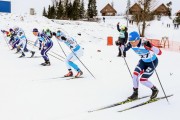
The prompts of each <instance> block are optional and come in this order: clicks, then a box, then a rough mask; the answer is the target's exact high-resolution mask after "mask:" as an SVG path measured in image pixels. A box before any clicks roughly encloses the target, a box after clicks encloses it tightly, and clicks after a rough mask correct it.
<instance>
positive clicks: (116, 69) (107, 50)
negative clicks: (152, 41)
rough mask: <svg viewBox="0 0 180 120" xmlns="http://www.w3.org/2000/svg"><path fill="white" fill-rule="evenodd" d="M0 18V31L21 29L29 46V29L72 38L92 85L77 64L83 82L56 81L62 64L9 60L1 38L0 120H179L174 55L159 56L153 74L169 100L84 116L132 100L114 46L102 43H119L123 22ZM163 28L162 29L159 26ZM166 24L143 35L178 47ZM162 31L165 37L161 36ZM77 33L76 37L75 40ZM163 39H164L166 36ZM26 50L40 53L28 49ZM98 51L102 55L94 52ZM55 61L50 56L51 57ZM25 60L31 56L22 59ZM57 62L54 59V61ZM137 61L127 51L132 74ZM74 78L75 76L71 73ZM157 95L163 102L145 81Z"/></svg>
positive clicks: (176, 33) (155, 25)
mask: <svg viewBox="0 0 180 120" xmlns="http://www.w3.org/2000/svg"><path fill="white" fill-rule="evenodd" d="M23 16H24V21H21V20H20V18H21V15H18V14H1V18H0V21H1V26H0V29H9V28H10V27H14V26H15V25H17V26H20V27H22V28H23V29H24V30H25V32H26V36H27V37H28V40H31V41H35V40H36V38H35V37H34V36H33V35H32V29H33V28H34V27H36V28H38V29H41V30H42V29H47V28H50V29H51V30H53V31H54V30H58V29H60V30H63V31H64V32H65V33H67V34H68V35H70V36H72V37H74V38H75V39H76V40H77V41H78V43H79V44H80V45H81V46H83V47H84V52H85V53H84V56H83V57H82V58H80V60H81V61H82V62H83V63H84V65H85V66H86V67H87V68H88V69H89V70H90V71H91V72H92V74H93V75H94V76H95V78H96V79H94V78H93V77H92V76H91V74H90V73H89V72H88V71H87V70H86V68H85V67H84V66H83V65H82V64H81V63H80V62H79V61H76V63H77V64H78V65H79V66H80V68H82V70H83V72H84V74H83V76H84V78H80V79H73V80H66V79H64V78H59V79H52V78H56V77H61V76H63V75H64V74H66V72H67V70H66V66H65V63H64V62H62V61H60V60H57V59H55V58H53V57H51V56H50V61H51V64H52V65H51V66H48V67H43V66H40V65H39V64H40V63H42V62H44V61H43V59H42V58H32V59H30V58H18V56H20V54H14V53H15V51H12V50H10V49H9V48H8V47H7V44H6V42H5V40H4V36H3V35H2V34H0V46H1V47H0V55H1V56H2V57H1V62H0V66H1V70H0V74H1V77H0V119H1V120H120V119H121V120H132V119H138V120H144V119H146V120H152V119H155V120H161V119H163V120H170V119H175V120H176V119H178V118H179V115H178V113H179V112H178V109H179V108H180V102H179V101H180V95H179V91H180V87H179V83H180V82H179V80H178V79H179V78H180V74H179V67H178V66H180V62H179V61H180V56H179V53H178V52H169V51H164V50H162V51H163V54H162V55H161V56H158V58H159V65H158V67H157V73H158V75H159V77H160V80H161V83H162V85H163V88H164V90H165V92H166V94H167V95H169V94H174V96H173V97H170V98H168V100H169V104H168V103H167V101H166V99H163V100H161V101H158V102H155V103H152V104H149V105H146V106H143V107H139V108H136V109H132V110H129V111H126V112H122V113H118V112H117V111H119V110H122V109H124V108H127V107H130V106H132V105H136V104H138V103H140V102H142V101H146V100H148V98H146V99H143V100H138V101H135V102H132V103H128V104H125V105H121V106H118V107H114V108H111V109H107V110H102V111H97V112H94V113H88V112H87V111H89V110H93V109H96V108H99V107H102V106H106V105H109V104H112V103H115V102H119V101H122V100H124V99H126V98H127V97H128V96H130V95H131V94H132V80H131V76H130V73H129V72H128V69H127V67H126V64H125V62H124V59H123V58H119V57H116V55H117V53H118V49H117V46H115V45H113V46H107V37H108V36H113V40H114V41H115V40H116V38H117V37H118V32H117V30H116V24H117V22H120V23H123V24H126V21H125V20H124V18H123V17H115V18H112V17H106V23H103V22H102V21H100V22H98V23H95V22H85V21H65V20H63V21H55V20H54V22H53V21H52V20H48V19H46V18H44V17H39V16H28V15H23ZM162 22H164V25H162ZM169 22H171V21H170V20H169V19H168V18H162V21H156V20H155V21H152V22H151V23H150V26H149V27H148V29H147V31H146V34H147V36H149V37H152V38H153V37H154V38H161V37H162V36H164V35H166V36H169V37H172V39H173V40H176V41H179V37H180V36H179V30H174V29H173V28H172V27H171V28H166V26H165V25H166V23H169ZM133 30H137V27H136V25H135V24H134V25H129V32H130V31H133ZM162 30H164V31H162ZM78 33H81V36H79V35H77V34H78ZM166 33H167V34H166ZM53 42H54V46H53V48H52V49H51V51H50V52H49V53H51V54H53V53H52V52H55V53H57V54H59V55H61V56H63V57H64V54H63V52H62V51H61V49H60V48H59V45H58V43H57V41H56V39H55V38H53ZM61 45H62V47H63V49H64V51H65V53H66V54H68V53H70V50H69V48H67V47H66V46H65V45H64V44H61ZM28 48H29V49H33V50H35V51H36V54H35V55H36V56H40V53H39V51H38V50H37V49H36V48H33V47H31V46H29V45H28ZM98 50H101V52H98ZM53 55H55V54H53ZM26 56H30V54H28V53H26ZM56 56H57V55H56ZM57 57H58V56H57ZM138 60H139V57H138V56H137V55H136V54H135V53H134V52H133V51H132V50H130V51H128V53H127V57H126V61H127V63H128V66H129V67H130V70H131V72H132V71H133V70H134V67H135V66H136V64H137V62H138ZM74 74H75V71H74ZM150 81H151V82H152V83H154V84H155V85H156V86H157V87H158V89H159V90H160V92H159V95H158V96H164V94H163V91H162V89H161V86H160V84H159V81H158V79H157V76H156V74H155V73H154V74H153V76H152V77H151V78H150ZM150 94H151V90H149V89H147V88H146V87H144V86H143V85H140V88H139V95H140V96H143V95H150Z"/></svg>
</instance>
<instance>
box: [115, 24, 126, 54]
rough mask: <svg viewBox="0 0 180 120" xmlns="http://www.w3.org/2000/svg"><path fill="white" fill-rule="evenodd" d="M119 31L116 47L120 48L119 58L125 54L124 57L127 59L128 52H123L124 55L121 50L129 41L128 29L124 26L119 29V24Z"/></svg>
mask: <svg viewBox="0 0 180 120" xmlns="http://www.w3.org/2000/svg"><path fill="white" fill-rule="evenodd" d="M117 30H118V31H119V37H118V41H117V42H116V45H117V46H118V49H119V53H118V55H117V56H118V57H121V56H122V54H123V56H124V57H126V52H125V51H123V53H122V51H121V50H122V49H123V48H124V45H125V44H126V43H127V39H128V32H127V27H125V26H123V25H122V26H121V27H119V23H118V24H117Z"/></svg>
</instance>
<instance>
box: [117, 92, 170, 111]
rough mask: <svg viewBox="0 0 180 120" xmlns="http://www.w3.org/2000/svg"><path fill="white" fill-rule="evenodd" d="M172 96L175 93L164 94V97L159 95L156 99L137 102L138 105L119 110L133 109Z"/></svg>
mask: <svg viewBox="0 0 180 120" xmlns="http://www.w3.org/2000/svg"><path fill="white" fill-rule="evenodd" d="M171 96H173V94H171V95H168V96H164V97H157V98H154V99H150V100H148V101H145V102H142V103H140V104H137V105H134V106H132V107H129V108H126V109H123V110H120V111H118V112H124V111H127V110H131V109H134V108H137V107H140V106H143V105H147V104H150V103H153V102H157V101H158V100H162V99H165V98H168V97H171Z"/></svg>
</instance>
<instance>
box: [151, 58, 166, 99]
mask: <svg viewBox="0 0 180 120" xmlns="http://www.w3.org/2000/svg"><path fill="white" fill-rule="evenodd" d="M151 62H152V64H153V67H154V71H155V73H156V76H157V78H158V81H159V83H160V85H161V88H162V90H163V93H164V95H165V97H166V100H167V102H168V103H169V100H168V98H167V95H166V93H165V90H164V88H163V86H162V83H161V81H160V78H159V75H158V73H157V71H156V67H155V65H154V63H153V61H152V57H151Z"/></svg>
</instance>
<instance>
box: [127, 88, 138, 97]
mask: <svg viewBox="0 0 180 120" xmlns="http://www.w3.org/2000/svg"><path fill="white" fill-rule="evenodd" d="M133 90H134V92H133V94H132V95H131V96H129V97H128V99H129V100H136V99H137V98H138V88H133Z"/></svg>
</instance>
